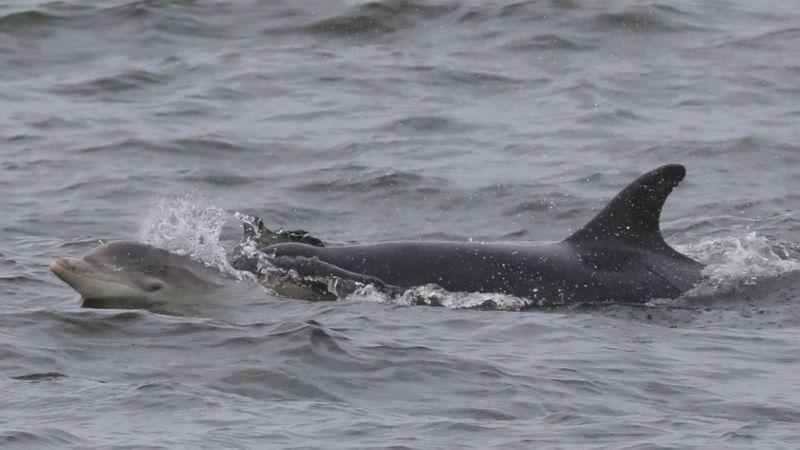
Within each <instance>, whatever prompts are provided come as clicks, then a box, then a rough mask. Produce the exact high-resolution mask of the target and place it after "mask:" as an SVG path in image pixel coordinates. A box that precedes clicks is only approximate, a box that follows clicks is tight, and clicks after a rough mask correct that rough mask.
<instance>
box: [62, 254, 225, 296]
mask: <svg viewBox="0 0 800 450" xmlns="http://www.w3.org/2000/svg"><path fill="white" fill-rule="evenodd" d="M50 270H52V271H53V273H54V274H55V275H56V276H58V277H59V278H60V279H61V280H63V281H64V282H65V283H67V284H68V285H70V286H71V287H72V288H73V289H75V290H76V291H77V292H78V293H79V294H81V297H82V298H83V306H84V307H91V308H120V309H138V308H141V309H149V310H151V311H159V312H187V311H191V310H192V309H193V307H194V306H196V305H202V304H203V303H204V302H206V301H207V300H208V298H209V294H210V293H212V292H213V291H214V289H215V288H216V287H220V286H221V285H222V283H223V282H224V281H225V277H224V275H223V274H222V273H221V272H219V271H217V270H214V269H212V268H210V267H207V266H206V265H204V264H203V263H201V262H197V261H195V260H193V259H191V258H189V257H188V256H182V255H177V254H174V253H170V252H168V251H166V250H162V249H159V248H155V247H152V246H150V245H147V244H142V243H139V242H131V241H116V242H111V243H108V244H102V245H100V246H98V247H96V248H94V249H92V250H91V251H90V252H89V253H87V254H86V256H84V257H83V259H78V258H60V259H58V260H56V261H54V262H53V263H52V264H51V265H50Z"/></svg>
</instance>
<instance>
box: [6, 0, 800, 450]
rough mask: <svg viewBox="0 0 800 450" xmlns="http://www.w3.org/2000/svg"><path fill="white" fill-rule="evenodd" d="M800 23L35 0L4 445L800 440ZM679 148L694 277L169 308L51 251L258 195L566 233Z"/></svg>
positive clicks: (677, 207)
mask: <svg viewBox="0 0 800 450" xmlns="http://www.w3.org/2000/svg"><path fill="white" fill-rule="evenodd" d="M799 49H800V9H798V5H797V3H796V2H795V1H789V0H786V1H767V2H748V1H744V0H731V1H714V2H699V1H683V0H681V1H672V2H653V1H645V0H642V1H637V0H609V1H599V2H598V1H582V0H541V1H513V2H512V1H478V0H473V1H464V2H455V1H453V2H449V1H432V2H414V1H401V0H394V1H388V0H383V1H375V2H363V1H355V0H350V1H331V0H325V1H322V0H318V1H314V0H308V1H305V0H303V1H289V0H286V1H214V0H196V1H190V0H178V1H167V0H135V1H131V0H109V1H93V0H92V1H90V0H75V1H39V0H6V1H3V2H2V3H0V192H1V193H2V195H0V237H2V239H0V448H4V449H5V448H32V449H41V448H58V449H63V448H80V449H142V448H154V449H155V448H159V449H160V448H165V449H184V448H185V449H197V448H208V449H218V448H254V449H261V448H414V449H452V448H474V449H486V448H497V449H508V448H522V449H527V448H614V449H617V448H636V449H645V448H681V449H685V448H797V447H800V383H798V373H800V295H798V289H800V250H798V249H799V248H800V247H799V244H800V236H799V233H800V216H799V215H798V213H797V210H798V207H799V206H800V194H799V193H798V191H799V189H798V188H800V170H799V169H800V153H799V152H800V144H798V142H800V126H798V121H800V50H799ZM665 163H682V164H685V165H686V167H687V169H688V176H687V178H686V180H684V182H683V183H682V184H681V185H680V186H679V187H678V188H677V189H676V190H675V192H674V193H673V194H672V196H671V197H670V199H669V200H668V201H667V204H666V207H665V210H664V213H663V215H662V221H663V229H664V233H665V236H666V237H667V239H668V241H669V242H670V243H672V244H673V245H676V246H678V247H679V248H680V249H681V250H682V251H684V252H686V253H688V254H690V255H691V256H693V257H695V258H697V259H699V260H701V261H703V262H704V263H706V264H708V265H709V268H708V273H707V275H708V282H706V283H705V285H704V286H700V287H698V289H697V290H695V291H694V292H692V293H690V294H688V295H686V296H684V297H683V298H680V299H677V300H674V301H654V302H652V303H651V304H648V305H644V306H631V305H600V306H590V305H574V306H567V307H558V308H548V309H532V310H525V311H517V310H515V309H518V308H515V307H513V304H508V305H510V306H511V307H508V308H498V309H499V310H496V311H484V310H475V309H470V308H466V307H464V306H469V302H466V303H464V302H460V300H459V299H461V297H458V296H457V295H456V294H453V296H452V297H451V298H450V299H451V301H450V302H449V303H447V307H438V308H434V307H425V306H406V305H402V304H393V303H391V302H385V301H380V299H378V298H371V297H369V296H362V297H359V298H349V299H344V300H340V301H337V302H330V303H307V302H302V301H290V300H285V299H281V298H278V297H276V296H274V295H270V294H269V293H268V292H267V291H265V290H264V289H262V288H260V287H259V286H257V285H255V284H254V283H250V284H248V282H247V281H246V280H245V281H242V282H240V284H241V286H240V287H241V288H242V289H240V290H237V291H236V293H235V294H233V295H230V296H229V298H226V299H221V300H224V301H225V302H228V304H229V308H223V311H219V310H214V311H210V312H209V313H208V314H199V315H197V316H169V315H160V314H155V313H152V312H147V311H138V310H130V311H123V310H91V309H82V308H81V307H80V300H79V298H78V296H77V294H76V293H75V292H73V291H72V290H71V289H69V288H68V287H67V286H66V285H65V284H63V283H62V282H60V281H59V280H58V279H57V278H55V276H53V275H52V274H51V273H50V272H49V270H48V268H47V267H48V264H49V263H50V262H51V261H52V260H54V259H55V258H57V257H61V256H80V255H82V254H83V253H85V252H86V251H88V250H89V249H90V248H92V247H94V246H95V245H97V244H98V242H99V241H100V240H112V239H141V240H147V241H150V242H156V243H163V244H164V245H167V246H169V245H172V246H174V247H175V248H178V249H181V248H183V250H185V251H197V252H199V253H198V255H199V256H200V257H201V258H204V259H206V260H207V261H208V262H216V263H218V262H219V261H218V260H217V261H209V260H211V259H214V258H215V257H217V258H218V256H219V254H220V253H219V252H221V251H223V250H224V249H229V248H230V247H231V246H232V245H233V243H235V242H236V241H237V240H238V238H239V235H240V231H239V225H238V222H237V221H236V219H234V217H233V215H234V213H236V212H243V213H251V214H253V213H254V214H258V215H260V216H262V217H264V219H265V222H266V223H267V224H268V226H273V227H286V228H302V229H306V230H308V231H310V232H312V234H314V235H315V236H319V237H322V238H324V239H326V240H328V241H331V242H336V243H348V242H375V241H383V240H393V239H455V240H467V239H473V240H481V241H483V240H486V241H497V240H502V241H515V240H544V241H553V240H558V239H561V238H563V237H565V236H567V235H568V234H569V233H570V232H571V231H574V230H575V229H577V228H578V227H580V226H581V225H582V224H583V223H585V222H586V221H588V220H589V219H590V218H591V217H592V216H593V214H594V213H595V212H596V211H597V210H598V209H599V208H601V207H602V206H603V205H604V204H605V202H606V201H607V200H608V199H609V198H611V197H612V196H613V195H614V194H615V193H616V192H617V191H618V190H619V189H621V188H622V187H623V186H624V185H625V184H627V183H628V182H629V181H631V180H633V179H634V178H635V177H637V176H638V175H640V174H642V173H644V172H645V171H647V170H650V169H652V168H655V167H657V166H659V165H662V164H665ZM223 223H224V226H223ZM217 240H219V242H217ZM198 243H199V244H198ZM196 244H197V245H200V247H203V246H204V247H203V248H201V249H200V250H202V251H200V250H198V249H197V248H196V247H192V245H196ZM214 255H216V256H214ZM501 306H502V303H501Z"/></svg>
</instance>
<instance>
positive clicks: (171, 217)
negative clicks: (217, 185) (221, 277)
mask: <svg viewBox="0 0 800 450" xmlns="http://www.w3.org/2000/svg"><path fill="white" fill-rule="evenodd" d="M227 220H228V218H227V214H226V213H225V211H224V210H223V209H221V208H219V207H217V206H216V205H214V204H213V203H212V202H211V201H210V200H209V199H208V198H207V197H206V196H205V195H203V194H202V193H200V192H189V193H185V194H182V195H178V196H172V197H164V198H162V199H161V200H160V201H159V202H158V203H157V204H156V205H155V206H153V207H152V208H150V209H149V210H148V211H146V213H145V215H144V221H143V224H142V228H141V231H140V232H139V240H140V241H142V242H145V243H147V244H150V245H153V246H154V247H159V248H163V249H165V250H169V251H170V252H173V253H177V254H179V255H186V256H189V257H191V258H192V259H195V260H197V261H202V262H203V263H205V264H206V265H207V266H209V267H213V268H216V269H217V270H219V271H221V272H223V273H229V274H236V273H237V271H236V270H235V269H233V267H231V266H230V264H229V263H228V260H227V257H226V252H225V249H224V248H223V246H222V244H221V243H220V236H221V234H222V227H223V226H224V225H225V223H226V222H227Z"/></svg>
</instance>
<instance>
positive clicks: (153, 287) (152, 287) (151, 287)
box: [145, 282, 164, 292]
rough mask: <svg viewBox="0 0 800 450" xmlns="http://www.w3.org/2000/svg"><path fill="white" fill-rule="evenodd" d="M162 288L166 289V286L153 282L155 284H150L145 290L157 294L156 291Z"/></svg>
mask: <svg viewBox="0 0 800 450" xmlns="http://www.w3.org/2000/svg"><path fill="white" fill-rule="evenodd" d="M162 287H164V285H162V284H161V283H158V282H153V283H150V284H148V285H147V286H146V287H145V290H146V291H147V292H155V291H159V290H161V288H162Z"/></svg>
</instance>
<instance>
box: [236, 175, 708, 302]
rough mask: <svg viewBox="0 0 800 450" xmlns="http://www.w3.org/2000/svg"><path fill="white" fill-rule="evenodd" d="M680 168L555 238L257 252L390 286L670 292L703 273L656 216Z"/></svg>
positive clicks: (546, 295)
mask: <svg viewBox="0 0 800 450" xmlns="http://www.w3.org/2000/svg"><path fill="white" fill-rule="evenodd" d="M685 175H686V169H685V168H684V167H683V166H682V165H678V164H671V165H665V166H662V167H659V168H657V169H655V170H653V171H651V172H648V173H646V174H644V175H642V176H641V177H639V178H638V179H636V180H635V181H633V182H632V183H631V184H629V185H628V186H627V187H625V188H624V189H623V190H622V191H621V192H620V193H619V194H617V196H616V197H614V198H613V199H612V200H611V201H610V202H609V203H608V204H607V205H606V206H605V208H603V209H602V210H601V211H600V212H599V213H598V214H597V215H596V216H595V217H594V218H593V219H592V220H591V221H589V222H588V223H587V224H586V225H585V226H584V227H583V228H581V229H580V230H578V231H577V232H575V233H573V234H572V235H571V236H569V237H567V238H566V239H564V240H563V241H561V242H556V243H549V244H537V243H528V242H515V243H477V242H447V241H401V242H384V243H377V244H369V245H349V246H342V247H319V246H313V245H306V244H301V243H279V244H274V245H270V246H267V247H265V248H262V249H261V250H260V251H261V253H263V254H265V255H268V256H269V257H270V258H271V260H272V262H273V264H274V265H277V266H278V267H281V268H283V269H292V270H294V271H295V272H296V273H298V274H300V275H301V276H309V277H325V276H329V277H338V278H341V279H349V280H355V281H359V282H365V283H372V284H376V285H378V286H381V287H384V288H386V289H388V290H389V291H390V292H392V293H395V292H400V291H402V290H404V289H406V288H410V287H414V286H421V285H427V284H436V285H438V286H441V287H442V288H444V289H446V290H448V291H453V292H483V293H501V294H509V295H513V296H517V297H523V298H528V299H531V300H533V302H534V303H533V304H538V305H551V304H563V303H569V302H631V303H640V302H645V301H647V300H650V299H654V298H675V297H677V296H679V295H680V294H681V293H683V292H685V291H686V290H688V289H689V288H691V287H692V286H693V285H694V284H695V283H697V282H698V281H699V280H701V278H702V269H703V265H702V264H700V263H699V262H697V261H694V260H692V259H690V258H689V257H687V256H684V255H682V254H680V253H679V252H677V251H676V250H674V249H673V248H672V247H670V246H669V245H668V244H667V243H666V242H665V241H664V238H663V237H662V235H661V230H660V225H659V222H660V215H661V209H662V207H663V205H664V202H665V200H666V199H667V196H669V194H670V193H671V192H672V190H673V188H675V186H677V185H678V183H679V182H680V181H681V180H682V179H683V178H684V176H685ZM234 267H236V268H237V269H244V270H250V271H255V270H257V262H256V261H254V260H253V258H249V259H248V258H240V259H239V260H237V261H235V264H234ZM301 298H302V297H301Z"/></svg>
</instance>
